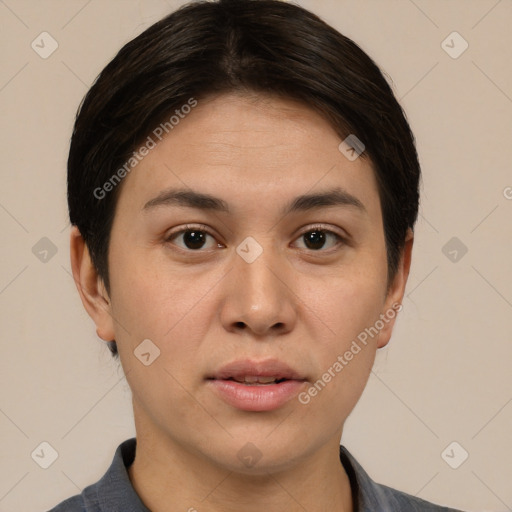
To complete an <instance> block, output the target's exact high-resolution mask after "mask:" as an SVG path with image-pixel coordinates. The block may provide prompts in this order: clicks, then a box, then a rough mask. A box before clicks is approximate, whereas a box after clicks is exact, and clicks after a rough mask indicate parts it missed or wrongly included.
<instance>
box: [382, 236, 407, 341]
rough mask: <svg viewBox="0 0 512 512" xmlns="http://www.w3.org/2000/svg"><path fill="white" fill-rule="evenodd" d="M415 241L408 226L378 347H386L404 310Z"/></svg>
mask: <svg viewBox="0 0 512 512" xmlns="http://www.w3.org/2000/svg"><path fill="white" fill-rule="evenodd" d="M413 243H414V234H413V232H412V229H411V228H408V230H407V234H406V237H405V244H404V248H403V250H402V253H401V256H400V263H399V265H398V269H397V271H396V275H395V277H394V279H393V282H392V283H391V284H390V287H389V290H388V292H387V295H386V300H385V302H384V307H383V310H382V311H381V319H382V320H381V321H382V323H383V324H384V327H383V328H382V329H380V331H379V338H378V341H377V348H382V347H385V346H386V345H387V344H388V342H389V340H390V338H391V333H392V331H393V326H394V325H395V320H396V316H397V315H398V312H399V311H401V310H402V300H403V298H404V293H405V285H406V284H407V278H408V277H409V270H410V268H411V256H412V246H413Z"/></svg>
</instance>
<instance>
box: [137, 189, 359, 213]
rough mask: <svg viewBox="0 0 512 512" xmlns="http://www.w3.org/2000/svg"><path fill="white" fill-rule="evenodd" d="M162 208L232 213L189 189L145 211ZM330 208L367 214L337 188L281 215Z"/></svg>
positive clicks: (162, 197) (167, 193)
mask: <svg viewBox="0 0 512 512" xmlns="http://www.w3.org/2000/svg"><path fill="white" fill-rule="evenodd" d="M160 206H184V207H188V208H196V209H198V210H206V211H215V212H225V213H230V210H229V205H228V203H227V202H226V201H224V200H223V199H220V198H218V197H215V196H212V195H210V194H204V193H201V192H196V191H193V190H189V189H175V188H173V189H167V190H164V191H162V192H161V193H160V194H159V195H158V196H156V197H154V198H153V199H151V200H149V201H148V202H147V203H146V204H145V205H144V207H143V211H149V210H152V209H154V208H157V207H160ZM330 206H348V207H352V208H355V209H356V210H359V211H360V212H362V213H366V208H365V207H364V205H363V203H362V202H361V201H360V200H359V199H358V198H357V197H355V196H353V195H352V194H350V193H348V192H347V191H346V190H343V189H342V188H339V187H336V188H333V189H329V190H326V191H323V192H318V193H314V194H304V195H301V196H298V197H296V198H294V199H293V200H292V201H291V202H290V203H288V204H287V205H285V207H284V208H283V210H282V212H281V214H282V215H288V214H289V213H294V212H304V211H308V210H315V209H318V208H324V207H330Z"/></svg>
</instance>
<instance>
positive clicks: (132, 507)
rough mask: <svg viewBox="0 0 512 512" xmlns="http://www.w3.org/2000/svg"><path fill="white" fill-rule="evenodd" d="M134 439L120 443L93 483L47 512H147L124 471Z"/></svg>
mask: <svg viewBox="0 0 512 512" xmlns="http://www.w3.org/2000/svg"><path fill="white" fill-rule="evenodd" d="M135 447H136V439H135V438H131V439H127V440H126V441H124V442H123V443H121V444H120V445H119V446H118V447H117V449H116V451H115V454H114V458H113V460H112V463H111V465H110V467H109V469H108V470H107V472H106V473H105V474H104V475H103V477H102V478H101V479H100V480H99V481H98V482H96V483H94V484H92V485H89V486H88V487H86V488H85V489H83V491H82V492H81V494H77V495H76V496H72V497H70V498H67V499H66V500H64V501H62V502H61V503H59V504H58V505H57V506H55V507H54V508H52V509H51V510H49V511H48V512H102V511H103V512H105V511H109V510H122V511H123V512H135V511H136V512H147V509H146V508H145V507H144V505H143V504H142V503H141V501H140V499H139V497H138V496H137V494H136V492H135V490H134V489H133V487H132V485H131V482H130V479H129V476H128V472H127V467H128V466H129V465H130V464H131V463H132V462H133V460H134V458H135Z"/></svg>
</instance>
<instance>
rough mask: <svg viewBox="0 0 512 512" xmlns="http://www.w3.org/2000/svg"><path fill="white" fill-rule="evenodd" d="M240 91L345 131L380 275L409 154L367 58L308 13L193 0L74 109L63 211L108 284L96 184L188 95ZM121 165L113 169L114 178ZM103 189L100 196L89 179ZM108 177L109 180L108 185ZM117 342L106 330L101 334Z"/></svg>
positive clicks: (131, 48)
mask: <svg viewBox="0 0 512 512" xmlns="http://www.w3.org/2000/svg"><path fill="white" fill-rule="evenodd" d="M234 91H242V92H244V91H247V92H256V93H263V94H272V95H279V96H282V97H287V98H290V99H295V100H299V101H301V102H303V103H304V104H306V105H308V106H309V107H311V108H314V109H315V110H316V111H318V112H319V113H320V114H322V115H323V116H324V118H325V119H326V120H327V121H328V122H329V123H330V124H331V125H332V126H333V128H334V129H335V130H336V132H337V133H338V134H339V136H340V137H341V139H340V142H341V140H343V139H344V138H345V137H347V136H348V135H349V134H354V135H355V136H356V137H357V138H358V139H360V140H361V141H362V142H363V143H364V145H365V151H364V152H363V153H362V155H361V157H363V158H365V157H367V158H369V159H370V161H371V162H372V164H373V166H374V169H375V176H376V179H377V183H378V189H379V197H380V201H381V208H382V216H383V222H384V232H385V240H386V250H387V263H388V284H389V283H390V281H391V279H392V278H393V277H394V276H395V274H396V271H397V269H398V265H399V261H400V254H401V250H402V249H403V247H404V243H405V237H406V232H407V229H408V228H411V229H413V228H414V224H415V222H416V218H417V215H418V202H419V179H420V166H419V162H418V156H417V153H416V148H415V140H414V136H413V134H412V132H411V129H410V127H409V124H408V122H407V120H406V117H405V114H404V112H403V110H402V108H401V107H400V105H399V104H398V102H397V100H396V99H395V97H394V95H393V92H392V90H391V88H390V86H389V85H388V83H387V81H386V79H385V78H384V76H383V74H382V72H381V71H380V70H379V68H378V67H377V65H376V64H375V63H374V62H373V60H372V59H371V58H370V57H369V56H368V55H367V54H366V53H365V52H364V51H363V50H361V48H359V46H357V44H355V43H354V42H353V41H352V40H350V39H348V38H347V37H345V36H344V35H342V34H340V33H339V32H338V31H336V30H335V29H334V28H332V27H331V26H329V25H328V24H326V23H325V22H324V21H323V20H321V19H320V18H319V17H318V16H316V15H314V14H312V13H311V12H309V11H307V10H306V9H304V8H302V7H299V6H297V5H294V4H290V3H285V2H282V1H279V0H219V1H214V2H211V1H196V2H191V3H189V4H186V5H184V6H182V7H181V8H180V9H178V10H177V11H175V12H173V13H171V14H170V15H168V16H166V17H165V18H163V19H162V20H160V21H158V22H157V23H155V24H154V25H152V26H150V27H149V28H148V29H147V30H145V31H144V32H143V33H142V34H140V35H139V36H137V37H136V38H135V39H133V40H132V41H130V42H128V43H127V44H126V45H125V46H124V47H123V48H122V49H121V50H120V51H119V52H118V54H117V55H116V56H115V57H114V59H113V60H112V61H111V62H110V63H109V64H108V65H107V66H106V67H105V68H104V69H103V71H102V72H101V73H100V75H99V76H98V78H97V79H96V81H95V83H94V84H93V86H92V87H91V89H90V90H89V92H88V93H87V95H86V96H85V98H84V100H83V101H82V103H81V105H80V108H79V111H78V113H77V117H76V121H75V126H74V130H73V135H72V139H71V147H70V151H69V159H68V205H69V215H70V221H71V223H72V224H73V225H76V226H77V227H78V229H79V230H80V233H81V234H82V236H83V238H84V240H85V242H86V244H87V246H88V248H89V250H90V253H91V258H92V261H93V264H94V265H95V267H96V269H97V271H98V274H99V275H100V277H101V278H102V279H103V281H104V283H105V286H106V289H107V291H109V277H108V265H107V263H108V247H109V238H110V230H111V227H112V221H113V218H114V213H115V207H116V203H117V198H118V194H119V192H120V189H121V188H122V187H121V185H122V184H120V185H119V186H117V187H115V186H114V187H108V190H109V193H108V194H106V193H104V192H105V191H106V190H107V188H105V189H103V188H102V187H103V186H104V185H105V184H106V183H107V182H108V181H109V180H110V181H111V180H112V177H113V176H114V174H115V173H116V171H118V170H120V169H121V168H123V165H124V166H125V167H124V168H125V170H126V162H127V161H128V160H129V159H130V157H132V158H133V155H134V151H135V150H136V149H137V148H138V145H139V144H141V142H142V141H143V140H144V139H146V138H147V137H148V134H150V133H152V131H153V130H154V129H155V128H156V127H157V126H159V125H160V124H161V123H163V122H165V120H168V119H169V116H170V115H171V114H172V113H174V112H175V109H177V108H180V107H181V106H182V105H185V104H187V102H189V101H190V99H191V98H195V99H197V100H199V101H200V99H201V98H206V97H207V96H211V95H213V94H217V93H224V92H226V93H227V92H234ZM125 174H126V172H125V173H119V172H118V177H119V179H120V178H121V177H122V176H124V175H125ZM100 189H101V190H103V192H102V194H101V197H98V196H99V195H100V194H98V193H97V192H95V191H98V190H100ZM110 189H111V190H110ZM109 347H110V349H111V351H112V352H113V354H117V347H116V345H115V341H114V342H112V343H110V344H109Z"/></svg>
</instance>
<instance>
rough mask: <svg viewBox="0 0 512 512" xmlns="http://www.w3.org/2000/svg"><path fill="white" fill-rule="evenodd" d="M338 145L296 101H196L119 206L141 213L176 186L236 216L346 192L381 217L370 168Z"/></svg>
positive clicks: (145, 162)
mask: <svg viewBox="0 0 512 512" xmlns="http://www.w3.org/2000/svg"><path fill="white" fill-rule="evenodd" d="M341 141H342V138H341V137H340V136H339V135H338V134H337V133H336V131H335V130H334V128H333V127H332V126H331V125H330V124H329V123H328V122H327V121H326V120H325V119H324V117H323V116H321V115H320V114H319V113H317V112H316V111H314V110H313V109H311V108H309V107H307V106H306V105H304V104H302V103H299V102H296V101H294V100H289V99H283V98H276V97H271V96H261V95H258V96H256V95H251V96H243V95H239V94H227V95H219V96H216V97H211V98H208V99H206V100H202V101H201V100H198V103H197V106H196V107H195V108H194V109H193V110H192V111H191V112H190V113H188V114H187V115H182V116H181V118H180V119H179V120H178V122H177V123H176V124H174V125H173V128H172V130H169V133H168V134H167V135H166V136H165V137H164V138H163V139H162V140H161V141H160V142H158V144H156V146H155V147H154V148H153V149H151V150H150V151H149V152H148V154H147V155H146V156H145V157H144V158H143V159H142V160H141V162H140V163H138V164H137V165H136V166H135V167H134V169H133V171H132V172H130V174H129V175H128V176H127V177H126V178H125V179H124V181H125V182H124V183H123V189H124V190H123V192H122V193H121V197H120V202H126V203H127V204H129V205H131V207H133V206H135V205H136V206H137V208H138V209H139V210H143V209H144V206H145V205H146V204H147V202H148V201H151V200H152V199H154V198H155V197H157V196H158V195H159V194H162V193H165V190H167V189H169V188H177V187H179V188H180V189H184V188H185V189H187V188H188V189H192V190H194V191H197V192H201V193H205V194H210V195H214V196H216V197H220V198H224V199H225V200H226V202H228V203H229V204H230V205H231V204H233V206H234V207H235V209H234V210H232V211H236V207H237V206H250V205H252V206H253V207H254V206H257V207H258V208H260V207H261V206H262V205H265V206H266V207H272V206H273V205H276V206H277V203H280V208H282V204H281V203H283V202H286V203H288V204H289V203H290V198H292V197H296V196H299V195H301V196H302V195H305V194H307V193H308V192H310V193H312V192H315V191H316V190H320V189H321V190H327V189H332V188H340V187H341V188H342V189H343V190H345V191H346V192H347V194H349V195H352V196H353V197H356V198H357V199H358V200H359V201H360V202H361V203H362V204H363V205H364V206H365V208H366V209H367V210H368V213H369V214H370V215H371V214H372V213H373V214H378V213H379V212H380V206H379V199H378V191H377V184H376V180H375V176H374V172H373V168H372V163H371V161H370V160H369V159H368V158H362V157H359V158H357V159H356V160H353V161H351V160H349V159H348V158H347V157H346V156H345V155H344V154H343V153H342V152H341V151H340V150H339V145H340V143H341ZM372 210H374V211H373V212H372Z"/></svg>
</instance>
